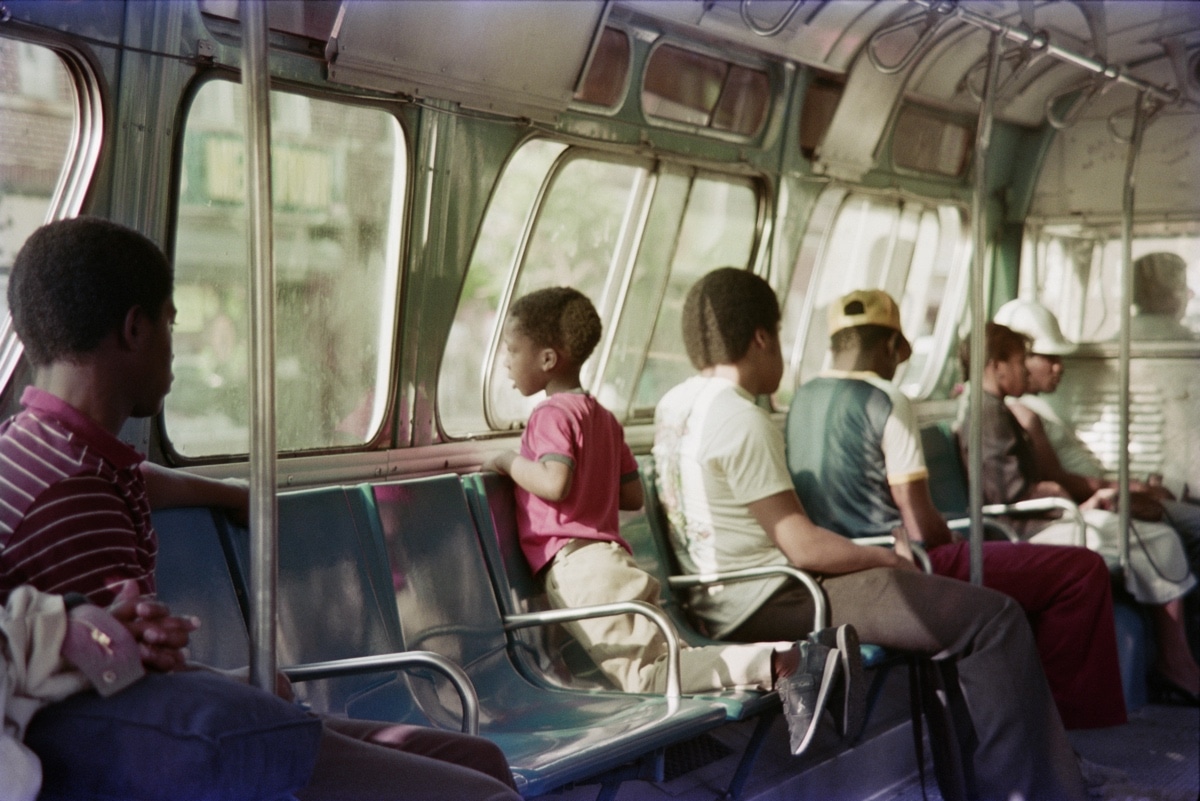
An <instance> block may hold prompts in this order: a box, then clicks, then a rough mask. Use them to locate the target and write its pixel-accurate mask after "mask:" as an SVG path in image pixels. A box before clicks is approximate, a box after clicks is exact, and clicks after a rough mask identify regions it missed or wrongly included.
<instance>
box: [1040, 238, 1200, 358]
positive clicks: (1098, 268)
mask: <svg viewBox="0 0 1200 801" xmlns="http://www.w3.org/2000/svg"><path fill="white" fill-rule="evenodd" d="M1031 232H1032V236H1031V237H1029V238H1027V239H1026V241H1025V246H1024V253H1023V258H1022V261H1023V263H1024V264H1029V265H1034V267H1033V268H1032V269H1023V270H1022V271H1021V286H1020V294H1021V296H1022V297H1029V298H1037V299H1038V301H1039V302H1040V303H1042V304H1043V305H1044V306H1046V308H1048V309H1050V310H1051V311H1052V312H1054V314H1055V316H1056V317H1058V320H1059V323H1060V324H1061V326H1062V329H1063V334H1064V335H1066V336H1067V337H1068V338H1070V339H1073V340H1075V341H1076V342H1104V341H1112V340H1115V339H1116V338H1117V335H1118V332H1119V331H1120V326H1121V319H1120V317H1121V305H1120V302H1121V260H1122V251H1123V247H1122V243H1121V232H1120V230H1119V229H1118V228H1116V227H1115V226H1086V225H1081V224H1076V223H1067V224H1055V225H1044V226H1040V227H1038V228H1034V229H1031ZM1149 253H1173V254H1175V255H1177V256H1179V257H1180V258H1182V259H1183V261H1184V263H1185V264H1186V265H1187V271H1186V277H1187V287H1188V289H1187V294H1188V302H1187V306H1186V308H1185V309H1184V312H1183V317H1182V319H1181V320H1180V322H1181V323H1182V324H1183V325H1184V326H1185V327H1186V328H1188V329H1190V330H1191V331H1192V332H1193V335H1195V336H1200V298H1198V297H1197V290H1200V230H1197V228H1196V227H1195V225H1194V224H1187V223H1163V224H1157V225H1141V226H1138V227H1136V228H1135V230H1134V238H1133V243H1132V254H1133V258H1134V260H1137V259H1138V258H1139V257H1141V256H1144V255H1146V254H1149ZM1133 312H1134V313H1135V314H1136V313H1137V309H1134V310H1133ZM1135 325H1136V323H1135Z"/></svg>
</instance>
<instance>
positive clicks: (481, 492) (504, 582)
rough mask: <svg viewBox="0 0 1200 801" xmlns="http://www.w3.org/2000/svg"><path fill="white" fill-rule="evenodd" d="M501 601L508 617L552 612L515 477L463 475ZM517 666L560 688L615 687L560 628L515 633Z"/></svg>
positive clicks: (514, 643) (489, 474)
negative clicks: (523, 524)
mask: <svg viewBox="0 0 1200 801" xmlns="http://www.w3.org/2000/svg"><path fill="white" fill-rule="evenodd" d="M462 485H463V491H464V492H465V493H466V496H467V502H468V504H469V506H470V508H471V515H472V517H473V518H474V521H475V527H476V529H477V530H478V533H479V542H480V546H481V548H482V550H483V554H484V558H485V559H486V561H487V566H488V571H489V573H490V575H491V577H492V584H493V586H494V587H495V588H496V599H497V601H498V602H499V604H500V609H501V612H502V613H503V614H505V615H513V614H522V613H525V612H540V611H544V610H546V609H549V608H550V603H549V601H548V600H547V598H546V593H545V590H544V588H543V586H542V583H541V581H540V580H539V579H538V578H537V577H536V576H534V575H533V573H532V571H531V570H530V569H529V562H528V560H526V558H525V554H524V553H523V552H522V550H521V537H520V533H519V531H518V529H517V516H516V498H515V496H514V494H513V482H512V479H510V478H508V477H507V476H502V475H500V474H499V473H492V472H486V473H472V474H470V475H466V476H463V477H462ZM510 639H511V641H512V642H511V644H512V648H513V654H514V657H515V660H516V663H517V665H518V666H519V667H520V668H521V670H522V671H523V672H525V673H526V674H527V675H528V676H530V677H531V678H533V679H534V680H536V681H548V682H550V683H551V684H554V685H557V686H570V687H575V688H591V689H607V690H611V689H613V686H612V684H611V682H609V681H608V679H606V678H605V677H604V675H603V674H602V673H600V669H599V668H598V667H597V666H596V663H595V662H593V661H592V659H591V657H589V656H588V655H587V652H586V651H585V650H584V648H583V646H581V645H580V644H579V642H578V641H577V640H575V638H574V637H572V636H571V635H570V634H569V633H568V632H567V630H566V629H565V628H564V627H563V626H560V625H558V624H554V625H550V626H544V627H543V626H537V627H529V628H525V629H519V630H517V631H515V632H513V633H512V634H511V635H510Z"/></svg>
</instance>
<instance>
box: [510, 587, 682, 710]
mask: <svg viewBox="0 0 1200 801" xmlns="http://www.w3.org/2000/svg"><path fill="white" fill-rule="evenodd" d="M612 615H642V616H643V617H648V618H650V621H651V622H652V623H654V625H656V626H658V628H659V629H660V630H661V631H662V633H663V636H664V637H665V638H666V640H667V691H666V693H665V695H666V697H667V699H668V700H671V701H677V700H679V698H680V697H682V695H683V692H682V687H681V682H680V672H679V651H680V647H679V635H678V634H677V633H676V631H675V627H674V626H673V625H671V620H670V618H668V617H667V615H666V613H664V612H663V611H662V610H661V609H659V608H658V607H657V606H655V605H654V604H649V603H646V602H645V601H615V602H613V603H607V604H593V605H590V606H573V607H570V608H567V609H547V610H545V611H542V612H525V613H522V614H519V615H505V617H504V629H505V631H512V630H514V629H520V628H528V627H529V626H545V625H547V624H549V623H570V622H573V621H576V620H589V619H591V618H596V617H610V616H612Z"/></svg>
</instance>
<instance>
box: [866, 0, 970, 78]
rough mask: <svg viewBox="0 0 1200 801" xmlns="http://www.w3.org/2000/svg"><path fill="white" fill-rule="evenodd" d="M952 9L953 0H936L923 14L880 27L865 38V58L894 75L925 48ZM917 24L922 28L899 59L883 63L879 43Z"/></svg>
mask: <svg viewBox="0 0 1200 801" xmlns="http://www.w3.org/2000/svg"><path fill="white" fill-rule="evenodd" d="M954 9H955V0H936V1H935V2H931V3H929V5H928V6H927V10H926V11H925V13H924V14H919V15H916V16H912V17H908V18H907V19H902V20H900V21H899V22H897V23H895V24H893V25H889V26H887V27H886V28H880V29H879V30H877V31H875V33H873V34H871V38H870V39H868V40H867V58H868V59H870V61H871V64H872V65H873V66H874V67H875V69H877V70H879V71H880V72H882V73H883V74H884V75H895V74H896V73H899V72H903V71H904V70H906V69H907V68H908V65H909V64H911V63H912V61H913V59H915V58H916V57H917V55H918V54H919V53H920V52H921V51H923V50H924V49H925V47H926V45H928V44H929V42H930V41H931V40H932V39H933V35H934V34H935V33H936V32H937V30H938V28H939V27H940V26H941V24H942V22H943V21H944V20H946V19H948V18H949V17H950V15H951V14H953V13H954ZM918 25H923V26H924V28H923V29H922V30H921V32H920V34H918V35H917V38H916V41H914V42H913V43H912V46H911V47H909V48H908V51H907V52H905V54H904V55H903V56H902V57H901V58H900V60H899V61H898V62H896V63H895V64H886V63H884V61H883V59H882V58H881V57H880V55H879V52H878V50H879V47H880V43H881V42H882V41H883V40H884V39H886V38H887V37H889V36H892V35H895V34H897V33H903V32H905V31H908V30H909V29H910V28H915V27H917V26H918Z"/></svg>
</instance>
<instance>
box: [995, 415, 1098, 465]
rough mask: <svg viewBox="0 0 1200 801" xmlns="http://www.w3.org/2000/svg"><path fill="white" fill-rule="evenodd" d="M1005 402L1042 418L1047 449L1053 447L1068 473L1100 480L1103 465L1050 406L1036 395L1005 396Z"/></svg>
mask: <svg viewBox="0 0 1200 801" xmlns="http://www.w3.org/2000/svg"><path fill="white" fill-rule="evenodd" d="M1004 402H1005V403H1007V404H1008V405H1009V406H1012V405H1013V404H1017V403H1019V404H1021V405H1022V406H1024V407H1026V408H1027V409H1029V411H1031V412H1033V413H1034V414H1036V415H1037V416H1038V417H1040V418H1042V428H1043V429H1044V430H1045V431H1046V438H1047V439H1048V440H1050V446H1051V447H1052V448H1054V453H1055V455H1057V456H1058V461H1059V464H1061V465H1062V466H1063V468H1064V469H1065V470H1067V472H1069V473H1076V474H1077V475H1081V476H1089V477H1091V478H1103V476H1104V463H1103V462H1101V461H1100V459H1099V458H1098V457H1097V456H1096V454H1095V453H1093V452H1092V451H1091V449H1089V448H1088V446H1087V445H1085V444H1084V443H1083V440H1081V439H1080V438H1079V435H1078V434H1076V433H1075V429H1074V428H1072V427H1071V426H1070V425H1069V424H1068V423H1066V422H1065V421H1064V420H1063V419H1062V418H1061V417H1059V416H1058V413H1057V412H1055V411H1054V408H1053V407H1051V406H1050V404H1049V403H1047V402H1046V401H1044V400H1042V399H1041V398H1040V397H1038V396H1037V395H1022V396H1021V397H1019V398H1012V397H1008V398H1005V399H1004Z"/></svg>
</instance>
